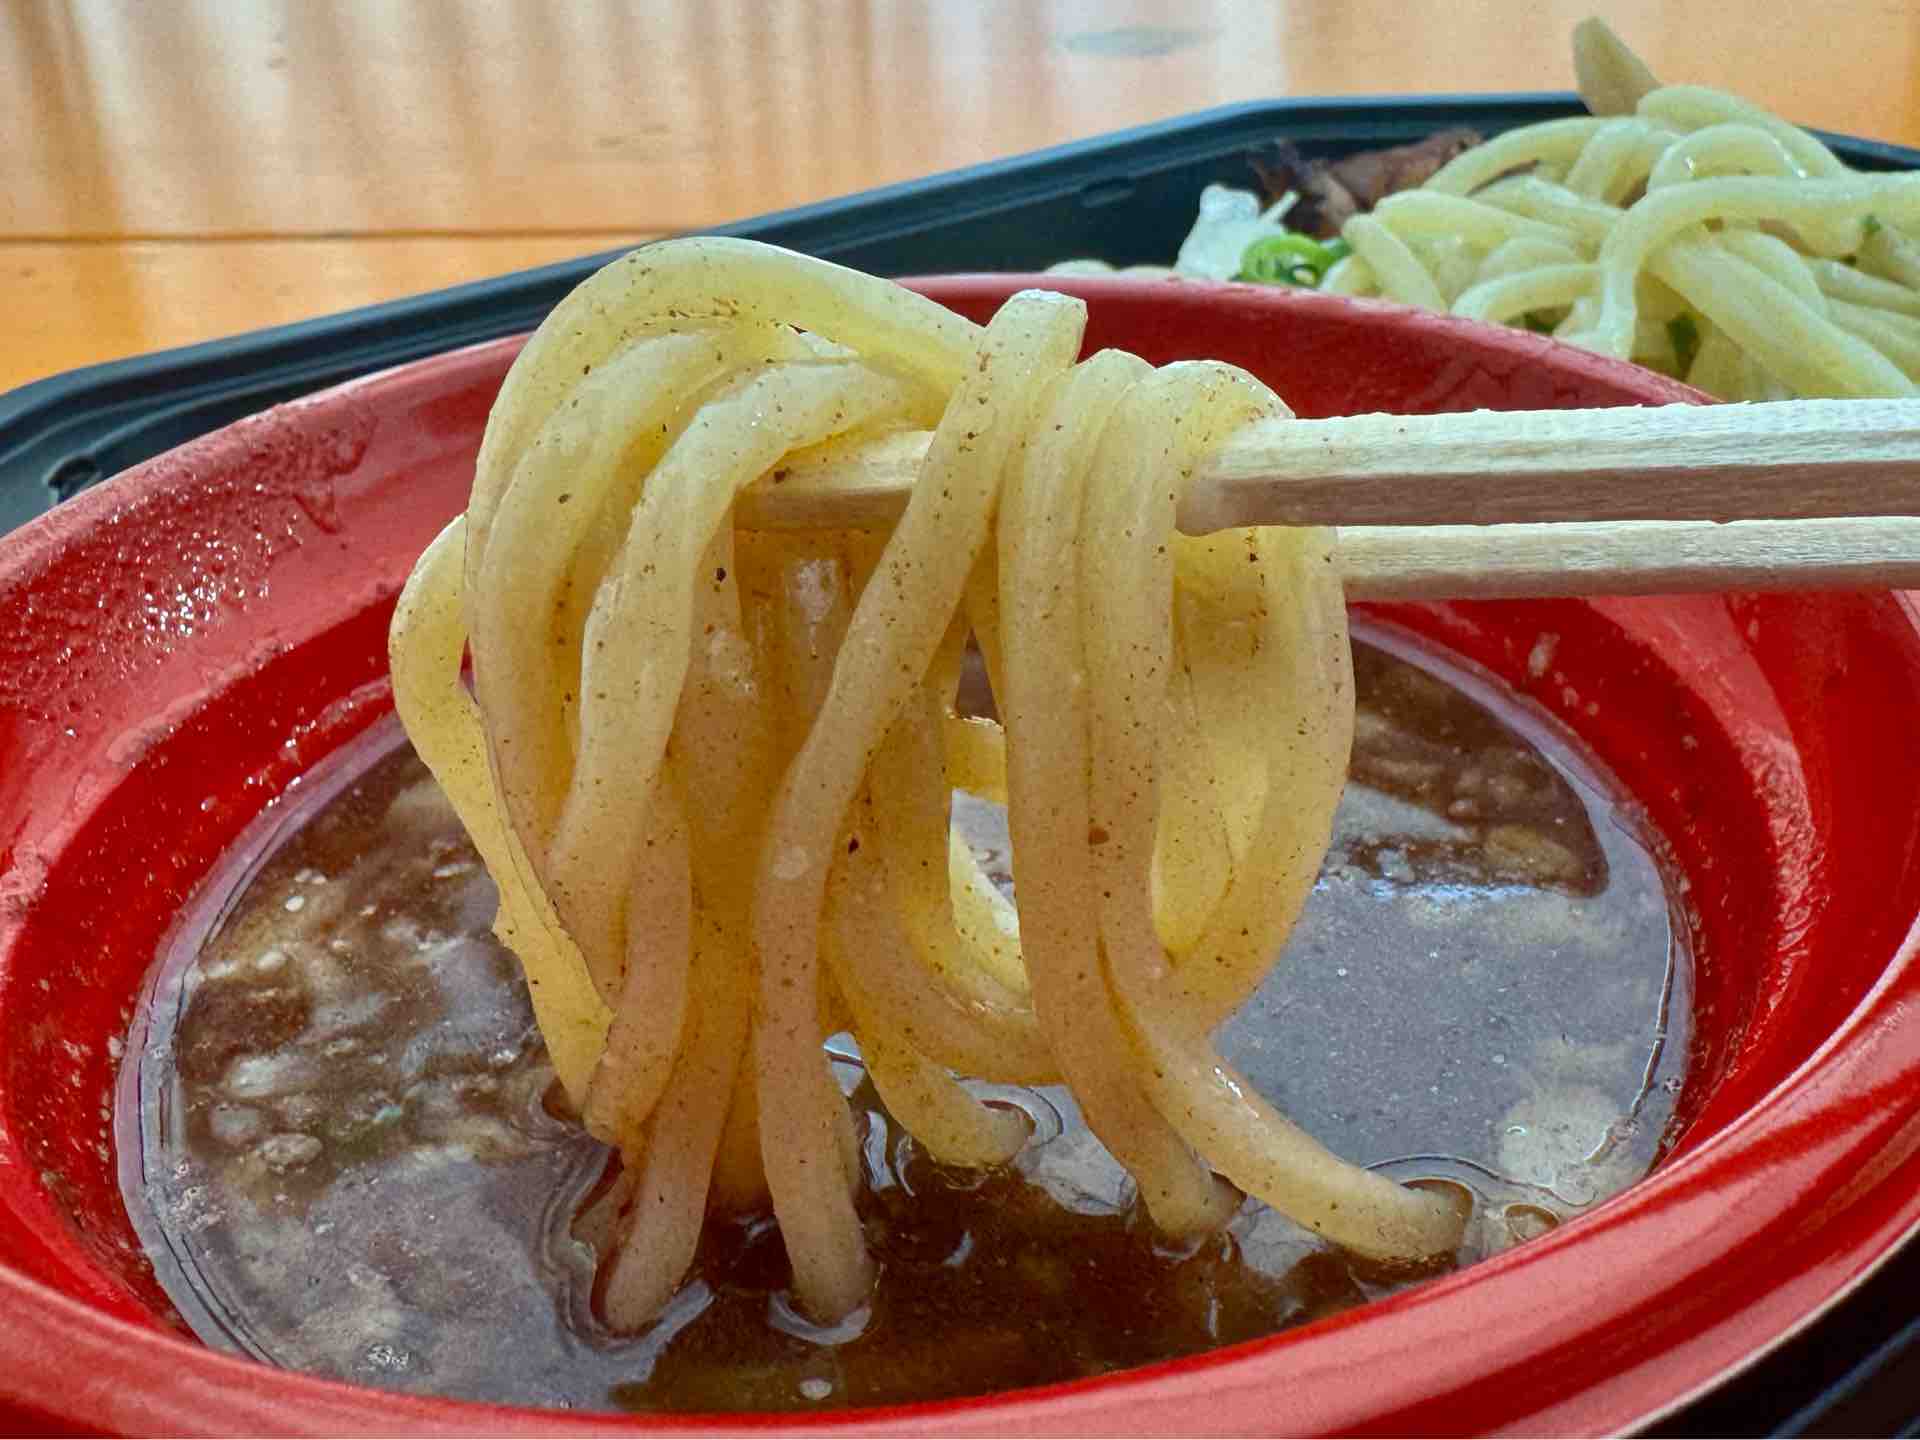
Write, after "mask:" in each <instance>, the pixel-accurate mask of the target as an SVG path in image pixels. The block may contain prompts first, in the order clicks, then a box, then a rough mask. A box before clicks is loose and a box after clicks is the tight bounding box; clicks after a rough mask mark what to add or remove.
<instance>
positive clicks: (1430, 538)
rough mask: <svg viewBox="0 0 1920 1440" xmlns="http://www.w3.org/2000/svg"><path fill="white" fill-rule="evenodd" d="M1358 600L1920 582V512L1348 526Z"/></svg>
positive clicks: (1349, 571)
mask: <svg viewBox="0 0 1920 1440" xmlns="http://www.w3.org/2000/svg"><path fill="white" fill-rule="evenodd" d="M1340 574H1341V578H1342V579H1344V580H1345V581H1346V589H1347V597H1348V598H1349V599H1351V600H1475V599H1478V600H1493V599H1512V598H1519V597H1524V596H1545V595H1678V594H1683V593H1697V592H1700V591H1712V590H1906V589H1914V588H1920V520H1909V519H1886V518H1879V517H1875V518H1867V519H1840V520H1739V521H1735V522H1733V523H1731V524H1727V525H1717V524H1714V523H1713V522H1712V521H1708V520H1623V521H1614V522H1604V523H1600V524H1578V523H1576V524H1567V525H1477V526H1469V525H1435V526H1366V527H1362V528H1359V529H1346V528H1344V527H1343V528H1342V529H1341V531H1340Z"/></svg>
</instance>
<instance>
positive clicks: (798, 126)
mask: <svg viewBox="0 0 1920 1440" xmlns="http://www.w3.org/2000/svg"><path fill="white" fill-rule="evenodd" d="M1596 6H1597V7H1598V8H1600V9H1601V10H1602V12H1603V13H1604V14H1605V15H1606V16H1607V18H1608V19H1609V20H1610V21H1611V22H1612V23H1613V25H1614V26H1615V28H1616V29H1617V30H1619V31H1620V33H1621V34H1622V35H1624V36H1625V37H1626V38H1627V39H1628V40H1629V42H1630V43H1632V44H1634V45H1635V46H1636V47H1637V48H1639V49H1640V51H1641V52H1642V54H1644V55H1645V57H1646V58H1647V60H1648V61H1649V62H1650V64H1651V65H1652V67H1653V69H1654V70H1655V72H1656V73H1657V74H1659V75H1661V76H1662V77H1663V78H1667V79H1673V80H1688V81H1695V82H1700V83H1705V84H1713V85H1719V86H1724V87H1727V88H1730V89H1734V90H1737V91H1739V92H1740V93H1742V94H1745V95H1747V96H1749V97H1751V98H1753V99H1756V100H1759V101H1761V102H1762V103H1764V104H1766V105H1768V106H1770V107H1772V108H1774V109H1776V110H1778V111H1780V112H1781V113H1783V114H1785V115H1786V116H1788V117H1789V118H1791V119H1794V120H1797V121H1800V122H1802V123H1806V124H1811V125H1818V126H1823V127H1826V128H1829V129H1834V130H1841V131H1848V132H1852V133H1855V134H1863V135H1870V136H1874V137H1876V138H1880V139H1886V140H1894V141H1900V142H1904V143H1907V144H1920V5H1915V4H1914V3H1912V0H1826V3H1824V4H1822V5H1820V6H1818V7H1808V6H1789V5H1774V6H1757V7H1756V6H1750V5H1748V4H1745V3H1742V0H1686V3H1681V0H1612V3H1609V0H1570V3H1524V4H1523V3H1511V0H1479V3H1477V4H1474V5H1454V4H1444V5H1443V4H1441V3H1437V0H1426V3H1423V0H1122V3H1112V4H1098V3H1094V0H1077V3H1076V0H1025V3H1016V0H896V3H889V0H659V3H653V4H645V3H626V4H620V3H612V0H499V3H479V0H474V3H455V0H417V3H400V0H392V3H388V0H199V3H187V0H71V3H67V4H58V3H54V0H0V316H4V317H5V319H4V320H0V336H4V337H5V343H4V344H0V390H5V389H7V388H10V387H12V386H14V385H18V384H22V383H24V382H26V381H29V380H32V379H35V378H38V377H40V376H43V375H48V374H52V373H55V372H57V371H61V370H65V369H69V368H71V367H73V366H76V365H84V364H87V363H89V362H92V361H97V360H107V359H112V358H115V357H118V356H122V355H129V354H134V353H137V352H140V351H143V350H150V349H156V348H160V347H164V346H171V345H180V344H185V343H188V342H191V341H196V340H204V339H210V338H213V337H215V336H220V335H226V334H232V333H234V332H237V331H242V330H248V329H253V328H255V327H258V326H262V325H270V324H277V323H280V322H284V321H289V320H297V319H302V318H306V317H309V316H314V315H321V314H325V313H328V312H330V311H335V310H341V309H345V308H347V307H349V306H354V305H361V304H366V303H369V302H371V301H376V300H383V299H390V298H393V297H395V296H400V295H405V294H409V293H413V292H416V291H420V290H426V289H431V288H434V287H437V286H443V285H450V284H455V283H458V282H460V281H465V280H474V279H479V278H482V277H484V276H489V275H496V274H501V273H504V272H506V271H510V270H516V269H521V268H523V267H526V266H529V265H536V264H541V263H545V262H548V261H553V260H558V259H563V258H566V257H569V256H573V255H578V254H583V253H586V252H589V251H595V250H603V249H607V248H609V247H611V246H614V245H618V244H620V243H622V242H625V241H628V240H634V239H638V238H641V237H645V236H650V235H656V234H660V233H662V232H667V231H672V230H679V229H687V228H691V227H697V226H701V225H707V224H716V223H720V222H723V221H727V220H732V219H737V218H741V217H744V216H747V215H752V214H755V213H758V212H761V211H766V210H773V209H777V208H780V207H783V206H788V205H795V204H799V203H802V202H805V201H810V200H819V199H825V198H828V197H831V196H835V195H842V194H846V193H848V192H850V191H854V190H859V189H864V188H866V187H868V186H872V185H878V184H884V183H887V182H889V181H896V180H904V179H908V178H911V177H913V176H917V175H924V174H928V173H930V172H933V171H938V170H945V169H951V168H953V167H956V166H961V165H968V164H972V163H975V162H977V161H981V160H986V159H990V158H992V157H995V156H1003V155H1010V154H1016V153H1018V152H1020V151H1023V150H1028V149H1032V148H1035V147H1037V146H1042V145H1049V144H1055V143H1058V142H1061V141H1066V140H1071V139H1076V138H1080V137H1085V136H1091V135H1097V134H1100V133H1101V132H1103V131H1108V130H1113V129H1116V128H1119V127H1122V126H1127V125H1134V124H1140V123H1143V122H1146V121H1150V120H1156V119H1161V118H1165V117H1168V116H1173V115H1179V114H1183V113H1186V112H1189V111H1193V110H1197V109H1202V108H1205V107H1208V106H1212V105H1219V104H1223V103H1226V102H1230V101H1237V100H1249V99H1264V98H1270V97H1274V96H1281V95H1362V94H1388V93H1417V92H1433V91H1456V92H1457V91H1487V90H1540V89H1565V88H1568V87H1569V86H1570V84H1571V79H1570V74H1571V66H1570V61H1569V59H1568V49H1567V37H1568V33H1569V31H1570V29H1571V27H1572V25H1573V23H1574V22H1575V21H1576V20H1577V19H1579V18H1580V17H1581V16H1582V15H1583V14H1586V13H1588V12H1589V11H1590V10H1592V9H1594V8H1595V7H1596Z"/></svg>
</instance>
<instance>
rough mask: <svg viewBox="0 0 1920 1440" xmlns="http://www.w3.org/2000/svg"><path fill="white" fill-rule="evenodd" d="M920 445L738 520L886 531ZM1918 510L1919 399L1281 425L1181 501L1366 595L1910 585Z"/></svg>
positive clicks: (800, 467)
mask: <svg viewBox="0 0 1920 1440" xmlns="http://www.w3.org/2000/svg"><path fill="white" fill-rule="evenodd" d="M928 439H929V436H928V435H927V434H926V433H925V432H914V433H910V434H901V435H893V436H889V437H887V438H885V439H883V440H879V441H874V442H868V443H866V444H863V445H860V446H857V447H856V446H845V445H842V446H826V447H821V449H820V450H818V451H817V452H815V453H814V454H813V455H812V456H810V457H808V458H807V460H806V461H805V462H804V463H795V464H791V465H789V466H787V467H786V468H785V469H783V470H781V471H776V472H775V473H774V474H773V475H770V476H768V477H766V478H765V479H763V480H762V481H760V482H759V483H758V484H756V485H754V486H752V487H750V488H749V489H748V490H747V491H746V492H744V493H743V494H742V496H741V497H740V501H739V512H740V513H739V518H740V520H741V522H742V523H744V524H748V525H754V526H757V527H761V528H785V529H818V528H865V527H872V526H879V525H886V524H890V523H891V522H892V521H893V520H894V519H895V518H896V517H897V516H898V514H899V512H900V510H901V509H902V508H903V507H904V505H905V503H906V497H907V494H908V492H909V490H910V489H911V486H912V482H913V478H914V476H915V475H916V474H917V473H918V468H919V464H920V461H921V459H922V458H923V457H924V456H925V454H926V448H927V442H928ZM1896 517H1897V518H1896ZM1910 517H1920V401H1914V400H1794V401H1783V402H1779V403H1773V404H1755V405H1713V406H1694V405H1672V406H1661V407H1642V408H1636V407H1624V408H1616V409H1601V410H1542V411H1493V410H1480V411H1473V412H1469V413H1464V414H1447V415H1361V416H1353V417H1348V418H1343V419H1336V420H1284V421H1275V422H1271V423H1266V424H1261V425H1256V426H1251V427H1249V428H1248V429H1247V430H1245V431H1243V432H1242V433H1241V434H1240V435H1239V436H1237V437H1236V438H1235V440H1234V442H1233V443H1232V444H1231V445H1229V446H1227V447H1225V448H1224V449H1222V450H1221V452H1220V453H1219V454H1217V455H1216V456H1214V457H1213V459H1212V460H1211V461H1210V462H1209V463H1208V464H1207V465H1205V466H1203V467H1202V468H1201V470H1200V471H1199V472H1198V473H1196V474H1195V476H1194V477H1193V480H1192V482H1191V483H1190V485H1189V487H1188V490H1187V494H1186V496H1185V498H1184V499H1183V501H1182V503H1181V506H1180V510H1179V523H1180V528H1181V529H1182V530H1184V531H1187V532H1188V533H1190V534H1203V533H1206V532H1208V531H1211V530H1221V529H1229V528H1233V527H1236V526H1242V525H1328V524H1336V525H1339V526H1340V527H1341V529H1342V550H1343V568H1344V571H1345V574H1346V576H1347V588H1348V593H1349V595H1352V596H1354V597H1356V598H1414V597H1428V598H1438V597H1453V598H1465V597H1469V596H1495V595H1506V596H1517V595H1577V594H1658V593H1668V592H1675V591H1683V590H1718V589H1810V588H1812V589H1819V588H1842V587H1845V588H1863V587H1864V588H1905V587H1909V586H1920V519H1915V518H1910ZM1729 521H1743V522H1750V523H1745V524H1739V525H1728V524H1725V523H1724V522H1729ZM1355 527H1367V528H1355ZM1372 527H1388V528H1372Z"/></svg>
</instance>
